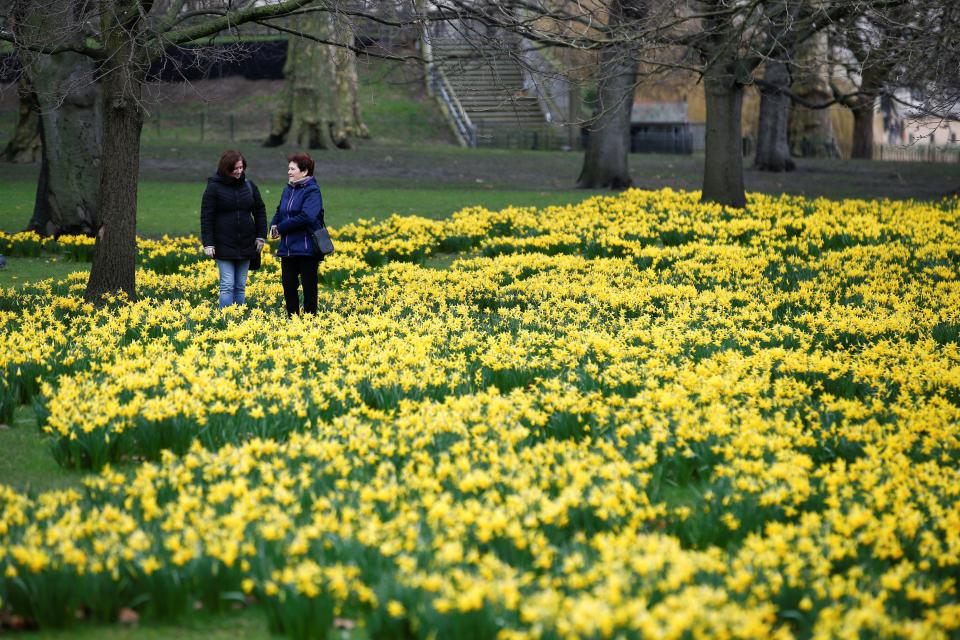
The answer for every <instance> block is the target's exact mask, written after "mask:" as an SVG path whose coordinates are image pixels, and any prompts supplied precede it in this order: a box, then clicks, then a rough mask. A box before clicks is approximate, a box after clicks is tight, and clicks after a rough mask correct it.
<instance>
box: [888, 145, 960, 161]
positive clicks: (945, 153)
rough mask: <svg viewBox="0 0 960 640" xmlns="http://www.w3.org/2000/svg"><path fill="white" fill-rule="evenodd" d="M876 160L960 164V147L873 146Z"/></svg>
mask: <svg viewBox="0 0 960 640" xmlns="http://www.w3.org/2000/svg"><path fill="white" fill-rule="evenodd" d="M873 159H874V160H894V161H897V162H945V163H960V147H938V146H937V145H933V144H912V145H903V146H901V145H886V144H878V145H874V146H873Z"/></svg>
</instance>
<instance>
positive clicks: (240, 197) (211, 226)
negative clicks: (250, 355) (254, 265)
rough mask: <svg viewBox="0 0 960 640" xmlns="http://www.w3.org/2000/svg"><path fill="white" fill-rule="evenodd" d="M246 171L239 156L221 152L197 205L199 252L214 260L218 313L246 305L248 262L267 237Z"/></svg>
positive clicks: (259, 200)
mask: <svg viewBox="0 0 960 640" xmlns="http://www.w3.org/2000/svg"><path fill="white" fill-rule="evenodd" d="M246 170H247V159H246V158H244V157H243V154H241V153H240V152H239V151H234V150H233V149H228V150H227V151H224V152H223V153H222V154H221V155H220V160H219V161H218V162H217V173H216V175H213V176H211V177H210V178H208V179H207V189H206V191H204V192H203V200H202V201H201V203H200V237H201V240H202V241H203V252H204V253H205V254H206V255H207V257H208V258H214V259H216V261H217V268H219V270H220V308H221V309H222V308H223V307H226V306H228V305H231V304H245V303H246V301H247V297H246V289H247V271H248V270H249V268H250V259H251V258H252V257H253V256H254V255H255V254H257V253H259V252H260V250H261V249H263V244H264V242H265V238H266V237H267V209H266V207H265V206H264V204H263V198H261V197H260V190H259V189H257V185H255V184H253V181H252V180H247V179H246V173H245V172H246Z"/></svg>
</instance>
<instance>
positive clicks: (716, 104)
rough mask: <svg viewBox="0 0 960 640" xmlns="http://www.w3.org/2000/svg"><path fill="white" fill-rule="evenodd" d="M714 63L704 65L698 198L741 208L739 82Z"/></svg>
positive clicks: (741, 104)
mask: <svg viewBox="0 0 960 640" xmlns="http://www.w3.org/2000/svg"><path fill="white" fill-rule="evenodd" d="M718 64H719V63H718ZM723 66H724V67H726V65H723ZM716 67H717V64H714V65H713V66H711V67H710V68H708V69H707V72H706V74H705V76H704V95H705V97H706V106H707V127H706V141H705V148H704V161H703V195H702V196H701V201H702V202H716V203H719V204H723V205H727V206H730V207H737V208H741V207H743V206H744V205H746V203H747V198H746V193H745V191H744V187H743V136H742V133H741V125H740V115H741V110H742V106H743V85H741V84H740V83H739V82H738V81H737V80H736V78H735V77H734V75H733V74H732V73H731V72H729V71H728V70H727V68H716Z"/></svg>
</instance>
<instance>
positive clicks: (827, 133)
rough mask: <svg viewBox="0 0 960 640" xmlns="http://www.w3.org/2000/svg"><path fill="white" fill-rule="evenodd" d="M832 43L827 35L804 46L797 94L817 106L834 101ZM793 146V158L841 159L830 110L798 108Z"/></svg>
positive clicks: (799, 59)
mask: <svg viewBox="0 0 960 640" xmlns="http://www.w3.org/2000/svg"><path fill="white" fill-rule="evenodd" d="M829 59H830V54H829V42H828V40H827V33H826V32H825V31H823V32H819V33H816V34H814V35H813V36H811V37H810V38H808V39H806V40H805V41H804V42H803V43H801V44H800V49H799V51H798V53H797V62H796V65H795V66H794V68H795V69H803V70H804V71H803V72H802V73H800V72H798V73H796V74H795V75H794V83H793V92H794V93H795V94H797V95H798V96H800V97H802V98H805V99H807V100H808V101H809V102H813V103H825V102H828V101H830V100H831V99H832V98H833V91H832V90H831V88H830V70H829V68H828V61H829ZM790 142H791V145H792V149H791V150H792V151H793V155H795V156H802V157H806V158H810V157H816V158H839V157H840V147H839V146H838V145H837V137H836V134H835V133H834V130H833V120H832V119H831V117H830V110H829V109H808V108H806V107H803V106H801V105H795V106H794V109H793V112H792V115H791V119H790Z"/></svg>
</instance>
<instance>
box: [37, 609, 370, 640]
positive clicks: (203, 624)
mask: <svg viewBox="0 0 960 640" xmlns="http://www.w3.org/2000/svg"><path fill="white" fill-rule="evenodd" d="M29 637H30V638H31V639H32V640H62V639H66V638H70V640H133V639H134V638H135V639H136V640H170V639H172V638H177V639H178V640H184V639H197V640H199V639H201V638H202V639H204V640H208V639H209V640H234V639H235V638H245V639H249V640H268V639H273V638H276V636H273V635H271V634H270V631H269V630H268V629H267V617H266V616H265V615H264V613H263V611H262V610H261V609H260V608H259V607H248V608H245V609H241V610H239V611H230V612H227V613H221V614H212V613H204V612H196V613H193V614H191V615H187V616H183V618H182V619H180V620H178V621H177V622H176V623H168V624H159V623H149V624H144V625H135V626H124V625H120V624H114V625H105V624H86V623H82V622H81V623H78V624H77V625H76V626H75V627H73V628H71V629H69V630H62V631H40V632H36V633H31V634H30V635H29ZM349 637H351V636H338V635H337V634H331V638H349Z"/></svg>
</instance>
